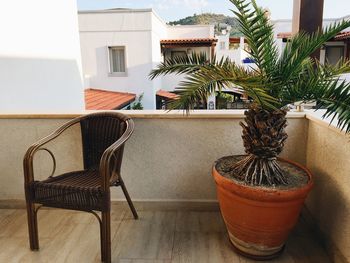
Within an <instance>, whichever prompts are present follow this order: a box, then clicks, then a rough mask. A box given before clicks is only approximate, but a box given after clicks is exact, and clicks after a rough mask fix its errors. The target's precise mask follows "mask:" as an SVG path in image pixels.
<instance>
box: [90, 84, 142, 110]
mask: <svg viewBox="0 0 350 263" xmlns="http://www.w3.org/2000/svg"><path fill="white" fill-rule="evenodd" d="M135 98H136V94H133V93H126V92H116V91H107V90H99V89H86V90H85V109H87V110H117V109H121V108H123V107H125V106H126V105H128V104H129V103H131V102H133V101H134V100H135Z"/></svg>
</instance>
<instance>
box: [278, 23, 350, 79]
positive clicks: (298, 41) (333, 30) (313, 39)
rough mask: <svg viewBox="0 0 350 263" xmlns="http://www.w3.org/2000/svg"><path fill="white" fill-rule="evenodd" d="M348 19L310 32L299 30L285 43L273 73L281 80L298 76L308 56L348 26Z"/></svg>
mask: <svg viewBox="0 0 350 263" xmlns="http://www.w3.org/2000/svg"><path fill="white" fill-rule="evenodd" d="M349 26H350V21H344V20H343V21H341V22H339V23H334V24H332V25H330V26H328V27H326V28H325V30H324V31H323V32H322V30H319V31H317V32H315V33H312V34H307V33H305V32H300V33H298V34H296V35H295V36H294V37H292V39H291V40H290V42H288V43H287V44H286V47H285V49H284V50H283V52H282V54H281V57H280V59H279V60H278V62H277V68H278V70H277V71H276V72H275V73H274V75H275V76H276V77H277V76H278V78H279V79H280V80H281V81H282V82H285V81H289V80H290V79H294V78H298V77H299V75H300V73H301V72H302V71H303V68H304V66H305V64H306V63H308V61H307V60H308V58H309V57H310V56H311V55H312V54H313V53H314V52H315V51H316V50H318V49H319V48H320V47H321V46H322V45H323V44H324V43H325V42H326V41H328V40H329V39H331V38H333V37H334V36H336V35H337V34H338V33H339V32H340V31H342V30H344V29H346V28H348V27H349Z"/></svg>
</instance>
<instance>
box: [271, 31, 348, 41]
mask: <svg viewBox="0 0 350 263" xmlns="http://www.w3.org/2000/svg"><path fill="white" fill-rule="evenodd" d="M291 37H292V33H291V32H281V33H278V34H277V38H291ZM348 38H350V31H346V32H340V33H339V34H338V35H336V36H335V37H334V40H343V39H348Z"/></svg>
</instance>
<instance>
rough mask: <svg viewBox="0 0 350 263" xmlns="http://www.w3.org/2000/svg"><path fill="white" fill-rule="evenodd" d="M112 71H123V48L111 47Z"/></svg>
mask: <svg viewBox="0 0 350 263" xmlns="http://www.w3.org/2000/svg"><path fill="white" fill-rule="evenodd" d="M110 52H111V65H112V68H111V70H112V72H125V50H124V48H111V49H110Z"/></svg>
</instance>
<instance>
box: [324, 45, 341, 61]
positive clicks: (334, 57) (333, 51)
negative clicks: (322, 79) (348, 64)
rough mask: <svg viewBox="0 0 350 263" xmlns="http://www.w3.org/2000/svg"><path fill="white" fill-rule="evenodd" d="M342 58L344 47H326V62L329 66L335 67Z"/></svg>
mask: <svg viewBox="0 0 350 263" xmlns="http://www.w3.org/2000/svg"><path fill="white" fill-rule="evenodd" d="M342 57H344V46H326V60H327V61H328V63H329V64H331V65H336V64H337V63H338V61H339V60H340V59H341V58H342Z"/></svg>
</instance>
